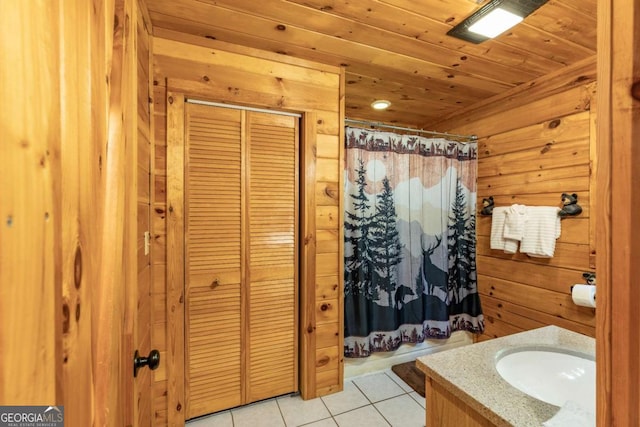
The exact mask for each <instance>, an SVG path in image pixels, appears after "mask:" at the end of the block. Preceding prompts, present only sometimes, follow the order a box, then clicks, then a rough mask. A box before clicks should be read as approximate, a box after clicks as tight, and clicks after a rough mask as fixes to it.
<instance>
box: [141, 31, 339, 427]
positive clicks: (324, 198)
mask: <svg viewBox="0 0 640 427" xmlns="http://www.w3.org/2000/svg"><path fill="white" fill-rule="evenodd" d="M154 35H155V36H156V37H154V39H153V46H154V52H153V57H154V70H153V73H154V90H153V103H154V123H155V124H154V138H155V169H154V183H155V184H154V185H155V192H154V196H153V198H154V201H153V215H154V216H153V220H152V223H153V224H152V227H153V242H154V243H153V244H154V252H153V269H154V283H153V285H152V297H153V307H154V315H153V316H154V324H153V333H152V346H153V347H154V348H158V349H159V350H160V351H161V354H162V355H163V357H164V358H165V359H164V360H167V358H171V357H172V355H171V353H170V352H168V351H167V350H168V348H169V346H168V342H174V340H175V339H176V337H175V336H174V332H173V329H174V326H175V325H169V324H168V323H167V307H168V305H170V306H172V307H173V306H174V305H176V304H178V305H180V304H181V301H179V296H178V299H176V300H175V301H173V300H170V301H167V289H168V283H167V197H166V196H167V193H166V192H167V185H166V183H167V162H166V153H167V113H166V112H167V108H166V98H167V91H172V93H175V92H178V93H182V94H185V95H188V96H192V97H195V98H199V99H204V100H209V101H215V102H227V103H231V104H240V105H248V106H253V107H259V108H274V109H279V110H285V111H295V112H299V113H304V117H303V122H302V124H303V127H304V129H303V134H304V137H305V139H306V143H305V145H304V146H302V147H301V153H302V157H301V160H300V162H301V164H302V165H304V167H303V173H302V174H301V189H304V190H303V192H302V194H301V200H303V201H304V202H303V205H302V206H301V219H302V220H303V221H304V224H303V228H302V231H301V240H302V241H304V245H303V248H302V252H301V258H302V260H303V261H302V265H301V280H300V283H301V285H300V286H301V289H300V292H301V313H300V315H301V317H300V325H301V331H300V334H301V339H302V342H301V346H302V348H303V350H302V354H301V355H300V361H301V375H300V377H301V381H300V388H301V392H302V395H303V397H304V398H313V397H316V396H319V395H323V394H327V393H332V392H334V391H338V390H341V389H342V376H343V359H342V356H341V354H342V348H341V346H342V344H341V342H342V341H341V337H342V298H341V292H342V245H341V242H342V226H341V224H342V214H341V212H342V206H341V198H340V191H339V189H340V188H341V185H342V184H341V181H342V174H341V170H342V167H341V165H342V158H343V149H342V138H343V129H342V120H343V118H344V83H343V81H344V76H343V72H342V70H340V69H338V68H336V67H331V66H324V65H320V64H314V63H309V62H306V61H301V60H296V59H294V58H290V57H287V56H284V55H276V54H271V53H268V52H263V51H259V50H255V49H246V48H240V47H237V46H233V45H228V44H225V43H221V42H217V41H214V40H209V39H206V38H196V37H193V36H187V35H184V34H180V33H175V32H171V31H163V30H160V29H156V30H155V32H154ZM178 350H179V349H178ZM166 366H167V365H166V364H165V366H164V367H162V366H161V368H160V369H159V370H158V371H156V372H155V373H154V379H155V382H154V388H153V394H154V413H155V419H154V425H155V424H157V425H164V424H167V423H168V424H169V425H176V424H179V423H180V420H181V419H182V420H184V411H183V409H182V408H184V402H183V401H180V399H178V400H176V397H175V396H176V392H178V394H179V390H175V389H172V388H173V387H172V386H171V385H170V384H171V383H170V382H169V381H167V379H168V376H169V375H168V374H167V371H166V369H165V368H166ZM176 368H178V367H176ZM170 376H171V377H172V382H173V381H174V380H175V378H173V376H174V374H173V373H172V374H171V375H170Z"/></svg>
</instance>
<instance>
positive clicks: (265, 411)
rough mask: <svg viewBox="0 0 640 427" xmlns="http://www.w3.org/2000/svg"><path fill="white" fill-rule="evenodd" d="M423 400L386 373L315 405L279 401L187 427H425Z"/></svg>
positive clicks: (353, 382)
mask: <svg viewBox="0 0 640 427" xmlns="http://www.w3.org/2000/svg"><path fill="white" fill-rule="evenodd" d="M424 406H425V401H424V398H423V397H422V396H420V395H419V394H418V393H416V392H415V391H413V389H412V388H411V387H409V385H407V384H406V383H405V382H404V381H402V380H401V379H400V377H398V376H397V375H396V374H394V373H393V372H392V371H391V370H390V369H389V370H386V371H383V372H377V373H372V374H367V375H363V376H360V377H354V378H350V379H348V380H346V381H345V384H344V391H342V392H340V393H335V394H332V395H329V396H324V397H319V398H317V399H313V400H302V399H301V398H300V396H282V397H278V398H275V399H269V400H265V401H262V402H257V403H254V404H251V405H247V406H244V407H241V408H237V409H231V410H230V411H224V412H219V413H216V414H213V415H209V416H205V417H201V418H198V419H195V420H191V421H189V422H188V423H187V427H295V426H305V427H307V426H308V427H335V426H339V427H389V426H392V427H423V426H424V424H425V412H424Z"/></svg>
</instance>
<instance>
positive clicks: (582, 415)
mask: <svg viewBox="0 0 640 427" xmlns="http://www.w3.org/2000/svg"><path fill="white" fill-rule="evenodd" d="M542 425H543V426H544V427H595V426H596V416H595V415H594V414H593V413H591V412H589V411H587V410H586V409H584V408H582V407H581V406H580V405H579V404H578V403H576V402H573V401H571V400H567V401H566V402H565V404H564V405H562V408H560V410H559V411H558V412H557V413H556V414H555V415H554V416H553V418H551V419H549V420H547V421H545V422H543V423H542Z"/></svg>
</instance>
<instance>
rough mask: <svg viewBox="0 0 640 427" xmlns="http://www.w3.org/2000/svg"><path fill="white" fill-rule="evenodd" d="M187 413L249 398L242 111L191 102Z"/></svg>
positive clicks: (188, 130) (208, 410)
mask: <svg viewBox="0 0 640 427" xmlns="http://www.w3.org/2000/svg"><path fill="white" fill-rule="evenodd" d="M185 112H186V120H185V132H186V138H185V140H186V146H185V150H186V151H185V163H186V164H185V228H186V229H185V248H186V253H185V264H186V265H185V276H186V277H185V293H186V298H187V299H186V304H185V327H186V330H185V333H186V337H185V338H186V339H185V342H186V346H187V348H186V358H185V371H186V372H185V378H186V384H185V385H186V394H187V408H186V409H187V412H186V414H187V418H193V417H196V416H199V415H204V414H208V413H212V412H216V411H219V410H222V409H227V408H231V407H234V406H238V405H241V404H242V403H243V396H242V387H243V379H242V371H243V370H242V355H243V350H242V348H243V345H244V344H245V342H244V339H243V333H242V331H243V328H244V324H243V323H242V322H243V318H242V311H243V310H242V305H243V304H242V303H243V301H242V296H241V292H242V289H241V288H242V286H241V284H242V259H243V257H244V249H243V247H244V245H243V236H242V217H243V200H242V197H243V196H242V194H243V192H242V188H243V185H244V183H243V174H242V170H243V160H242V157H243V147H242V146H243V143H242V140H243V137H242V135H243V133H242V127H241V125H242V116H243V114H244V113H243V112H241V111H239V110H231V109H225V108H217V107H211V106H203V105H195V104H186V106H185Z"/></svg>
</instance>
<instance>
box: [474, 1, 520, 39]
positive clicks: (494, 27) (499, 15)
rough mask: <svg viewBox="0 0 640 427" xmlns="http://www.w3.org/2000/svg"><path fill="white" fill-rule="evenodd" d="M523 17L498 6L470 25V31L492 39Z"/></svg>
mask: <svg viewBox="0 0 640 427" xmlns="http://www.w3.org/2000/svg"><path fill="white" fill-rule="evenodd" d="M522 19H523V18H522V16H518V15H516V14H515V13H511V12H509V11H507V10H504V9H501V8H497V9H493V10H492V11H491V12H489V13H487V14H486V15H485V16H483V17H482V18H480V20H478V21H476V22H475V23H474V24H473V25H471V26H470V27H469V31H471V32H472V33H476V34H480V35H481V36H485V37H489V38H490V39H492V38H494V37H497V36H499V35H500V34H502V33H504V32H505V31H507V30H508V29H509V28H511V27H513V26H514V25H516V24H519V23H520V22H522Z"/></svg>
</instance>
